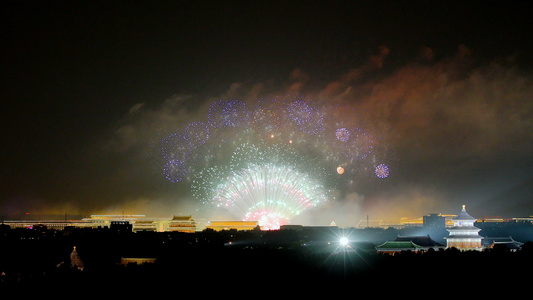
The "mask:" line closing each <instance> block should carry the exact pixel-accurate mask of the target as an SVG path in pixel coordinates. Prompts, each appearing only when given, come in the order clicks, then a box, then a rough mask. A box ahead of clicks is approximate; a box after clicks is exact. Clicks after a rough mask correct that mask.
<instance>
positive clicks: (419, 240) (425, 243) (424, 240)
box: [395, 235, 444, 247]
mask: <svg viewBox="0 0 533 300" xmlns="http://www.w3.org/2000/svg"><path fill="white" fill-rule="evenodd" d="M402 241H403V242H409V241H410V242H413V243H414V244H416V245H419V246H422V247H444V245H443V244H441V243H437V242H435V241H434V240H433V239H431V238H430V237H429V235H423V236H398V237H397V238H396V240H395V242H402Z"/></svg>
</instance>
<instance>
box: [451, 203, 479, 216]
mask: <svg viewBox="0 0 533 300" xmlns="http://www.w3.org/2000/svg"><path fill="white" fill-rule="evenodd" d="M465 207H466V205H463V209H462V210H461V212H460V213H459V214H458V215H457V217H455V218H453V220H477V219H476V218H474V217H472V216H471V215H469V214H468V213H467V212H466V209H465Z"/></svg>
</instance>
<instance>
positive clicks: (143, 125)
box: [77, 46, 533, 226]
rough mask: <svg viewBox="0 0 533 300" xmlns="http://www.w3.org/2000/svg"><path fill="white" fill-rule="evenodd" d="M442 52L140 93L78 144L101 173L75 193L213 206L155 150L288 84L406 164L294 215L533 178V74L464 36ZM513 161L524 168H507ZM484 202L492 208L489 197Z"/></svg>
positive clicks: (342, 220)
mask: <svg viewBox="0 0 533 300" xmlns="http://www.w3.org/2000/svg"><path fill="white" fill-rule="evenodd" d="M435 52H436V51H434V50H433V49H431V48H429V47H422V48H421V49H420V52H419V53H418V56H417V57H415V58H414V59H413V60H412V61H411V62H409V63H406V64H402V65H400V66H388V64H387V61H388V59H389V58H390V57H393V56H394V49H389V48H388V47H386V46H380V47H379V49H377V51H376V53H375V54H373V55H370V56H369V57H368V60H367V62H366V63H364V64H363V65H362V66H361V67H359V68H353V69H350V70H347V71H346V72H345V73H344V74H340V75H339V76H337V77H336V78H332V79H331V80H330V81H325V82H324V81H320V80H318V79H316V78H313V76H312V75H310V74H309V73H307V72H306V70H304V69H301V68H295V69H293V71H292V72H290V73H289V74H287V77H286V79H284V80H270V81H264V82H247V81H243V82H234V83H233V84H231V85H230V86H229V87H228V88H227V89H226V90H225V91H224V92H222V93H220V94H219V95H179V94H177V95H175V96H172V97H170V98H168V99H166V100H164V101H162V102H159V103H156V104H154V103H144V102H143V103H136V104H134V105H132V106H131V107H130V108H129V109H128V110H127V111H126V112H125V114H124V116H123V118H122V119H121V120H120V121H119V122H117V124H116V125H115V128H114V129H113V130H112V131H111V133H110V134H108V135H107V136H104V137H102V138H100V140H99V141H98V142H97V143H94V145H96V146H94V145H93V146H91V147H88V150H87V153H82V154H80V156H82V159H85V163H84V167H86V168H87V173H88V174H89V175H93V176H97V177H98V178H99V179H98V180H94V179H89V180H88V182H87V184H88V187H87V188H85V189H81V190H82V191H85V192H86V196H84V197H85V198H82V197H80V198H79V199H77V200H78V204H79V206H80V211H89V210H91V211H94V210H95V209H96V208H98V210H99V211H107V212H111V211H115V210H120V211H123V210H125V211H127V212H128V213H140V214H149V215H152V214H155V215H160V214H161V213H167V214H175V213H178V212H179V213H183V214H193V215H194V214H197V213H200V212H203V213H204V214H208V213H207V211H208V210H209V209H208V208H205V207H202V206H201V205H199V204H198V203H197V202H196V201H195V200H194V199H193V198H192V197H191V195H190V191H189V188H188V187H187V185H186V184H181V183H179V184H173V183H170V182H168V181H166V179H165V178H164V176H162V174H161V170H160V169H159V166H157V165H156V164H155V163H154V157H153V156H154V153H156V152H157V151H155V150H157V149H155V148H156V147H158V143H159V142H160V140H161V138H162V137H165V136H167V135H168V134H169V133H170V132H172V131H173V130H176V128H178V127H179V126H180V125H182V124H185V123H187V122H190V121H192V120H197V119H199V118H200V116H205V114H206V112H207V109H208V107H209V104H210V103H211V102H212V101H214V100H218V99H240V100H242V101H245V102H247V103H254V102H256V101H258V100H260V99H262V98H264V97H275V96H281V95H291V94H299V95H303V96H305V97H306V98H308V99H312V100H313V101H317V102H318V103H320V104H323V105H330V104H334V103H340V104H344V105H349V106H350V107H352V108H353V109H354V111H355V112H356V113H357V114H356V115H357V116H356V117H358V118H359V119H360V120H361V122H363V123H364V125H365V128H371V129H370V131H371V132H373V133H375V134H376V135H378V136H379V138H380V140H382V141H384V142H385V143H386V144H387V145H388V147H389V149H390V150H391V151H394V152H395V153H396V155H397V157H398V166H399V168H398V172H397V174H395V175H394V176H391V178H390V179H389V180H388V182H385V183H383V184H381V185H380V186H379V187H378V188H374V189H368V190H362V191H355V192H347V193H346V194H345V195H343V196H341V197H339V199H337V201H335V202H334V203H332V204H331V205H329V206H327V207H324V208H322V209H317V210H311V211H306V212H304V213H303V214H302V215H300V216H297V217H296V218H295V219H294V220H293V223H295V222H301V223H306V224H329V223H330V222H331V221H333V220H334V221H335V222H336V223H337V224H339V225H341V226H355V225H357V223H358V222H359V220H360V219H362V218H364V217H365V216H366V215H367V214H368V215H371V216H372V218H379V219H394V218H399V217H402V216H412V217H414V216H421V215H424V214H427V213H431V212H441V211H446V212H450V211H451V212H455V211H456V210H457V209H456V208H457V207H458V205H460V204H462V203H463V202H471V203H479V205H480V206H481V203H483V201H484V199H480V198H479V197H485V196H486V195H485V194H483V193H476V192H475V191H479V186H480V185H481V184H482V183H483V184H486V183H488V182H489V183H490V182H491V180H495V178H496V177H497V176H496V175H495V174H500V175H501V176H503V177H508V178H509V182H510V181H511V179H513V178H514V177H513V176H516V177H519V178H520V176H525V177H524V179H525V180H527V179H529V178H530V177H531V175H524V174H525V173H526V171H527V169H524V168H521V167H520V163H519V162H518V163H517V161H520V160H521V159H523V160H524V163H531V159H530V158H528V157H529V153H531V152H532V151H533V101H531V99H533V85H532V84H531V81H532V79H533V77H532V74H530V73H528V72H524V71H522V70H520V69H518V68H516V67H514V66H513V64H512V60H509V59H500V60H494V61H492V62H491V63H489V64H483V65H479V64H477V63H476V58H475V56H474V54H473V53H475V51H472V50H470V49H469V48H467V47H465V46H460V47H458V49H457V53H456V54H455V55H454V56H452V57H447V58H442V59H440V60H439V59H436V55H435ZM354 117H355V116H354ZM94 153H99V154H98V155H97V158H96V159H95V158H88V157H89V156H88V154H94ZM85 155H87V157H85ZM510 165H512V166H517V165H518V167H513V168H512V170H510V169H509V168H505V167H503V168H502V166H510ZM104 167H106V168H104ZM102 169H105V170H107V171H106V172H102V171H101V170H102ZM502 170H503V173H501V172H500V173H491V172H498V171H502ZM490 174H492V175H493V177H491V176H488V175H490ZM502 174H503V175H502ZM509 174H512V175H511V176H509ZM514 179H516V178H514ZM509 182H508V185H507V186H498V187H496V186H494V187H493V189H494V190H493V192H502V191H504V190H505V189H509V188H512V186H509V184H510V183H509ZM520 182H521V181H520ZM110 191H113V192H110ZM473 195H477V196H473ZM480 195H481V196H480ZM476 197H478V198H476ZM486 197H488V196H486ZM87 203H91V205H88V204H87ZM124 208H125V209H124ZM486 210H487V211H488V212H489V213H490V207H487V208H486ZM170 211H172V213H170ZM174 212H175V213H174ZM222 214H223V213H220V216H221V217H228V216H222ZM209 217H213V218H216V217H217V216H216V215H213V214H209Z"/></svg>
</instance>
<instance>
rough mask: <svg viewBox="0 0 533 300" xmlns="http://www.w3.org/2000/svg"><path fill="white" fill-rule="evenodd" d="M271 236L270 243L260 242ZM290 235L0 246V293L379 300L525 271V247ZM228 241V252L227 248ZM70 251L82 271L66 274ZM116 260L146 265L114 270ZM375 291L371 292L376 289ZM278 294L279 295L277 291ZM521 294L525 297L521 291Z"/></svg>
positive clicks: (479, 284)
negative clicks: (346, 295)
mask: <svg viewBox="0 0 533 300" xmlns="http://www.w3.org/2000/svg"><path fill="white" fill-rule="evenodd" d="M269 235H270V236H269ZM293 238H296V236H293V235H292V233H284V234H281V233H277V234H276V233H272V234H261V235H259V234H258V233H235V232H223V233H216V232H203V233H196V234H179V233H175V234H168V233H164V234H158V233H137V234H131V233H129V234H118V233H111V232H96V231H92V232H89V231H86V232H74V233H70V234H68V235H67V234H64V233H57V232H56V233H53V234H52V233H50V234H48V235H39V236H38V238H37V237H36V236H33V237H31V236H26V237H21V236H19V235H15V234H14V233H13V232H11V233H10V234H8V235H4V236H2V239H0V243H1V244H0V245H1V247H0V274H2V275H0V289H1V290H2V291H12V292H21V293H37V294H39V293H53V292H67V291H68V292H74V293H77V294H80V293H81V294H83V293H89V292H90V293H100V292H105V293H106V294H107V293H121V294H124V293H127V294H134V295H135V293H137V292H141V291H144V292H165V291H168V292H187V293H197V294H198V295H206V296H207V295H216V294H221V295H225V294H236V293H241V292H248V291H255V293H260V294H276V293H280V294H287V293H292V292H294V293H308V294H313V293H314V292H315V291H316V292H318V291H321V292H323V291H333V290H334V289H335V288H337V287H338V288H353V289H355V290H353V292H356V291H357V289H364V290H369V291H372V292H375V293H379V294H386V293H396V292H398V291H399V290H398V289H400V290H402V291H403V290H405V289H408V290H410V289H418V288H421V287H427V288H437V289H438V290H439V291H440V292H439V293H442V292H443V291H445V290H448V289H455V288H459V286H457V287H456V285H457V284H459V283H460V284H463V286H464V285H465V284H466V285H468V286H471V287H475V290H477V291H479V290H488V289H490V290H494V289H500V288H509V287H510V286H513V282H514V281H516V285H522V283H520V282H523V280H522V279H523V276H529V275H528V272H530V270H532V269H533V244H532V243H530V242H527V243H525V244H524V246H523V247H522V249H521V250H518V251H516V252H509V251H506V250H505V249H486V250H484V251H469V252H460V251H458V250H456V249H454V248H452V249H447V250H441V251H431V250H430V251H428V252H424V253H411V252H404V253H400V254H397V255H395V256H390V255H382V254H378V253H376V252H375V250H373V247H372V245H371V244H369V243H355V242H352V243H350V245H348V246H346V247H342V246H340V245H337V244H335V241H333V240H332V241H331V242H327V241H325V240H322V241H318V242H309V241H301V240H295V239H293ZM230 241H231V244H230V243H229V242H230ZM73 246H76V247H77V252H78V254H79V257H80V258H81V260H82V261H83V265H84V268H83V271H81V270H78V269H77V268H72V267H71V261H70V254H71V253H72V250H73ZM122 257H155V258H157V260H156V261H155V263H152V264H142V265H136V264H129V265H121V264H120V261H121V258H122ZM376 284H379V288H378V290H376ZM282 287H283V288H286V289H285V290H283V291H282V290H280V289H281V288H282ZM521 288H528V287H523V286H521Z"/></svg>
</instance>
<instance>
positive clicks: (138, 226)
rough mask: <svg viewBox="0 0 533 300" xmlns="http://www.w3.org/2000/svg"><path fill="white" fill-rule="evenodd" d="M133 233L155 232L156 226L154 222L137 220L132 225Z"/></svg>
mask: <svg viewBox="0 0 533 300" xmlns="http://www.w3.org/2000/svg"><path fill="white" fill-rule="evenodd" d="M132 230H133V232H139V231H157V224H156V221H154V220H137V221H135V223H133V224H132Z"/></svg>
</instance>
